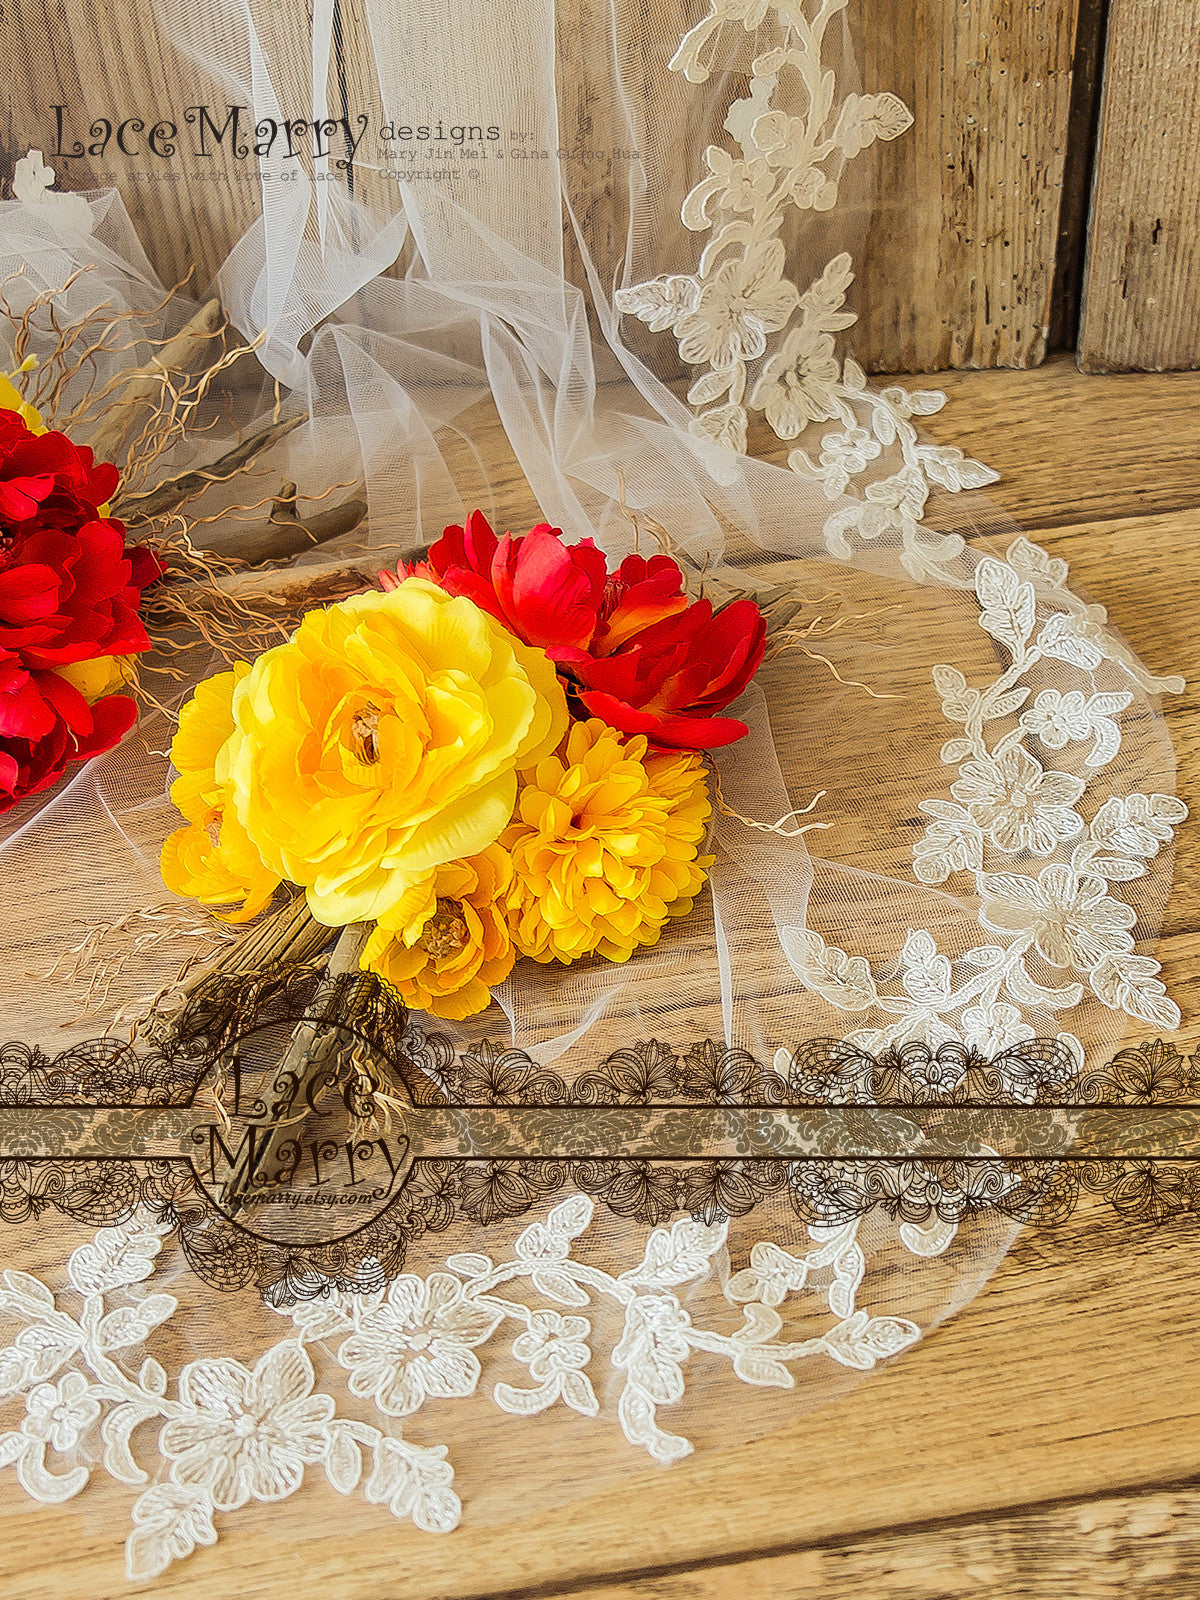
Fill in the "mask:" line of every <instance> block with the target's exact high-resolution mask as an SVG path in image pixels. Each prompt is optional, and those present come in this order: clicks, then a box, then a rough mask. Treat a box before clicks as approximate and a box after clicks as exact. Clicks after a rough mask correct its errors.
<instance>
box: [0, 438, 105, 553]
mask: <svg viewBox="0 0 1200 1600" xmlns="http://www.w3.org/2000/svg"><path fill="white" fill-rule="evenodd" d="M119 478H120V474H119V473H118V472H117V469H116V467H114V466H113V465H112V463H111V462H108V461H101V462H97V461H95V460H94V458H93V456H92V452H91V451H90V450H89V449H88V448H87V447H86V445H85V446H80V445H75V444H72V443H71V441H70V439H68V438H67V436H66V434H65V433H34V432H33V430H32V429H31V428H29V427H27V426H26V424H25V423H24V421H23V420H22V419H21V418H20V417H19V416H18V415H17V413H16V412H15V411H0V528H2V529H3V530H4V533H5V535H6V536H12V535H16V534H20V533H22V532H24V531H25V530H26V528H27V527H28V526H29V525H31V524H33V523H34V522H35V521H36V524H37V526H38V527H43V528H76V527H78V526H79V525H80V523H82V522H89V521H91V520H92V519H93V518H94V517H95V516H96V513H97V512H98V510H99V508H100V507H101V506H102V505H104V504H105V502H106V501H108V500H110V499H111V498H112V495H113V492H114V490H115V489H116V487H117V483H118V481H119Z"/></svg>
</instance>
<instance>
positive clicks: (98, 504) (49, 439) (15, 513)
mask: <svg viewBox="0 0 1200 1600" xmlns="http://www.w3.org/2000/svg"><path fill="white" fill-rule="evenodd" d="M117 482H118V473H117V469H116V467H114V466H112V465H111V464H110V463H108V462H96V461H95V460H94V459H93V456H92V452H91V451H90V450H89V449H87V448H85V447H80V446H77V445H74V444H72V443H71V441H70V440H69V439H68V438H67V437H66V436H65V435H64V434H61V433H42V434H38V433H34V432H33V431H32V430H31V429H30V428H28V427H27V426H26V424H25V423H24V421H23V420H22V419H21V417H20V416H18V415H17V413H16V412H14V411H3V410H0V810H7V809H8V807H9V806H11V805H13V804H15V802H16V801H17V800H19V799H21V798H23V797H24V795H26V794H34V793H37V791H38V790H40V789H45V788H47V787H49V785H50V784H52V783H54V782H55V781H56V780H57V779H58V778H59V777H61V775H62V773H63V771H64V770H65V768H66V766H67V764H68V763H69V762H72V761H82V760H85V759H86V758H87V757H88V756H92V755H97V754H99V753H100V752H101V751H103V750H107V749H109V748H111V746H112V745H114V744H115V743H116V742H117V741H118V740H119V739H120V738H121V737H122V736H123V735H124V734H125V733H126V732H127V731H128V729H129V727H130V726H131V725H132V722H133V720H134V716H135V707H134V702H133V701H132V700H131V699H129V697H128V696H127V695H111V694H110V695H106V696H105V697H104V698H103V699H100V700H98V701H97V702H96V704H95V705H91V706H89V704H88V701H87V699H85V698H84V696H83V695H82V694H81V693H80V692H79V690H78V689H77V688H75V687H74V686H73V685H72V684H71V683H69V682H68V681H67V679H66V678H64V677H63V676H61V675H60V672H59V671H58V670H57V669H61V668H66V667H68V666H74V665H77V664H78V663H84V662H91V661H96V660H99V659H101V658H105V657H111V656H128V655H133V654H135V653H136V652H138V651H141V650H146V649H148V648H149V645H150V638H149V635H148V634H147V632H146V629H145V627H144V626H143V624H142V622H141V619H140V618H139V616H138V605H139V602H140V600H141V592H142V590H143V589H144V588H146V586H147V585H148V584H151V583H153V582H154V581H155V579H156V578H158V577H160V576H161V574H162V572H163V570H164V568H163V566H162V564H161V563H160V562H159V561H158V559H157V558H156V557H155V556H153V555H152V554H151V553H150V551H149V550H147V549H145V548H144V547H141V546H136V547H133V548H127V547H126V544H125V528H124V524H123V523H121V522H118V521H117V519H116V518H115V517H108V516H104V515H102V514H101V513H102V508H103V507H104V505H105V503H106V501H107V500H108V499H109V497H110V496H111V495H112V494H113V492H114V490H115V489H116V487H117Z"/></svg>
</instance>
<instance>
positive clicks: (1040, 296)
mask: <svg viewBox="0 0 1200 1600" xmlns="http://www.w3.org/2000/svg"><path fill="white" fill-rule="evenodd" d="M1076 12H1077V0H1030V3H1029V4H1022V5H1012V4H1010V3H1009V0H970V3H969V4H965V5H954V6H948V5H945V4H943V3H942V0H916V3H915V4H914V3H913V0H871V3H870V4H869V5H864V6H861V7H860V8H858V11H857V13H856V15H855V17H854V19H853V25H854V27H855V30H856V37H857V38H858V39H860V40H861V43H860V44H859V50H860V53H861V59H862V74H863V81H864V84H865V86H866V88H867V89H869V90H878V89H893V90H895V92H896V93H898V94H899V95H900V96H901V97H902V98H903V99H905V100H906V101H907V102H908V104H909V105H910V106H911V108H912V110H913V112H914V114H915V117H916V123H915V126H914V127H913V128H911V129H910V130H909V132H908V133H907V134H905V135H904V137H903V138H901V139H897V140H896V141H895V142H894V143H891V144H885V145H880V146H877V147H876V149H875V153H874V157H873V160H874V169H875V183H876V189H875V197H876V198H875V209H874V215H873V219H872V226H871V231H870V234H869V236H868V239H867V247H866V251H865V253H864V255H863V257H862V262H861V266H860V283H859V286H858V298H857V301H856V304H857V305H858V306H860V307H861V308H862V322H861V323H860V324H859V327H858V328H857V329H855V330H854V333H853V341H854V346H855V354H856V355H857V356H858V358H859V359H860V360H865V362H866V364H867V365H868V366H870V367H871V369H872V370H874V371H876V372H914V371H922V370H932V369H937V368H942V367H994V366H999V367H1029V366H1036V365H1037V364H1038V363H1039V362H1040V361H1041V360H1042V358H1043V357H1044V355H1045V353H1046V348H1047V338H1048V333H1049V323H1050V310H1051V295H1052V289H1053V278H1054V260H1055V250H1056V244H1057V233H1058V219H1059V204H1060V199H1061V194H1062V185H1063V172H1064V162H1065V157H1066V150H1067V124H1068V109H1069V104H1070V95H1071V72H1072V59H1073V50H1074V41H1075V21H1076ZM860 159H861V160H868V159H871V158H870V157H866V156H864V157H860Z"/></svg>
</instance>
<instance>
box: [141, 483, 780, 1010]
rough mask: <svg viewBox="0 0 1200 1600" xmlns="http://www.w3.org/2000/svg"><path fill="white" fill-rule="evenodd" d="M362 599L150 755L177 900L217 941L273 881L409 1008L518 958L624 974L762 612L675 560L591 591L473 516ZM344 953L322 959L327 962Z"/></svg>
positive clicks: (470, 1005) (541, 530) (587, 570)
mask: <svg viewBox="0 0 1200 1600" xmlns="http://www.w3.org/2000/svg"><path fill="white" fill-rule="evenodd" d="M380 581H381V585H382V587H381V588H379V589H372V590H370V591H368V592H363V593H358V594H354V595H352V596H350V597H349V598H347V599H343V600H341V601H339V602H338V603H336V604H332V605H329V606H326V607H323V608H319V609H314V610H310V611H308V612H307V613H306V614H305V615H304V617H303V619H302V620H301V622H300V625H299V626H298V627H297V628H296V630H295V632H294V633H293V634H292V635H291V637H290V638H289V639H288V640H287V641H286V642H285V643H283V644H280V645H278V646H276V647H275V648H273V649H269V650H267V651H266V652H265V653H263V654H262V655H260V656H259V657H258V658H257V660H255V661H254V662H253V663H249V662H244V661H239V662H237V663H235V664H234V665H233V666H232V668H231V670H229V671H224V672H220V673H218V674H217V675H216V676H214V677H212V678H209V679H208V680H206V681H205V682H203V683H201V684H200V685H199V687H198V688H197V689H196V691H195V693H194V695H193V696H192V698H191V699H190V701H189V702H188V703H187V704H186V705H185V706H184V707H183V710H182V712H181V714H180V719H179V728H178V732H177V734H176V736H175V739H174V742H173V744H172V747H171V760H172V764H173V766H174V768H175V771H176V773H177V774H178V776H177V777H176V778H175V780H174V782H173V784H172V787H171V798H172V800H173V801H174V803H175V805H176V806H177V807H178V809H179V811H180V812H181V813H182V815H183V817H184V819H185V826H184V827H182V828H180V829H179V830H178V831H176V832H175V833H173V834H172V835H171V836H170V837H169V838H168V839H167V841H166V843H165V845H164V847H163V853H162V874H163V879H164V881H165V883H166V884H167V887H168V888H169V889H171V890H172V891H173V892H174V893H176V894H179V895H183V896H186V897H190V898H192V899H195V900H197V901H199V902H200V903H201V904H203V905H205V906H207V907H209V908H210V909H211V910H213V911H214V912H215V914H216V915H217V916H218V917H220V918H223V919H224V920H226V921H229V922H245V921H249V920H250V919H252V918H254V917H256V916H258V914H259V913H260V912H262V911H263V910H264V909H265V908H266V907H267V906H268V905H269V903H270V902H271V901H272V899H273V897H274V896H275V893H276V891H277V889H279V888H280V886H281V885H283V884H285V883H286V884H291V885H295V886H297V887H298V888H300V889H302V890H303V892H304V896H305V898H306V901H307V910H308V912H309V913H310V914H311V917H312V918H313V919H314V920H315V921H316V923H318V924H320V925H323V926H324V927H325V928H341V929H345V930H346V934H344V935H343V936H342V937H343V938H346V937H347V936H349V938H350V941H351V947H352V952H353V957H354V960H355V962H356V964H357V965H358V966H359V967H360V968H362V969H364V970H369V971H374V972H377V973H378V974H380V976H382V977H383V978H385V979H387V980H388V981H389V982H390V983H391V984H392V985H393V986H394V987H395V988H396V990H397V991H398V992H399V993H400V995H401V997H402V998H403V999H404V1001H405V1002H406V1003H407V1004H408V1005H409V1006H411V1007H413V1008H414V1009H418V1010H424V1011H428V1012H430V1013H432V1014H433V1015H435V1016H440V1017H446V1018H455V1019H461V1018H465V1017H469V1016H472V1015H474V1014H475V1013H477V1012H480V1011H482V1010H484V1009H485V1008H486V1007H487V1005H488V1004H489V1003H490V1001H491V991H492V988H493V987H494V986H495V985H496V984H498V983H501V982H502V981H503V980H504V979H505V978H507V977H508V975H509V973H510V972H511V971H512V968H513V965H514V963H515V962H516V960H517V959H518V957H521V956H526V957H530V958H532V959H533V960H535V961H540V962H551V961H556V962H562V963H570V962H573V961H577V960H580V959H581V958H583V957H586V956H600V957H603V958H605V959H607V960H610V961H625V960H627V959H628V958H629V957H630V955H632V953H633V952H634V950H636V949H638V948H639V947H640V946H643V945H651V944H654V943H655V941H656V940H657V939H658V938H659V935H660V934H661V932H662V930H663V928H664V927H665V926H666V924H667V922H668V921H669V920H670V919H671V918H673V917H679V916H684V915H686V914H687V913H688V912H689V911H690V910H691V909H692V904H693V901H694V899H695V897H696V895H697V894H698V893H699V892H700V890H701V888H702V887H703V885H704V882H705V878H706V873H707V869H708V867H709V866H710V865H711V861H712V858H711V857H709V856H706V855H704V854H702V850H703V845H704V841H705V836H706V832H707V826H708V821H709V818H710V816H711V812H712V800H711V797H710V795H709V791H708V777H707V770H706V767H705V762H704V756H703V754H702V752H704V751H706V750H708V749H710V748H713V747H716V746H720V745H726V744H729V743H731V742H732V741H734V740H736V739H738V738H740V737H742V736H743V735H744V734H745V732H746V731H747V730H746V727H745V724H743V723H741V722H739V721H737V720H736V719H735V718H733V717H727V716H721V715H719V713H720V712H722V711H723V710H724V709H725V707H726V706H728V705H729V703H730V702H731V701H733V700H734V699H736V697H737V696H738V695H739V694H740V693H741V692H742V691H743V690H744V689H745V688H746V686H747V684H748V683H749V682H750V680H751V678H752V677H753V675H754V673H755V671H756V670H757V668H758V665H759V663H760V661H761V660H762V657H763V652H764V647H765V642H766V623H765V621H764V617H763V615H762V614H761V612H760V610H759V608H758V607H757V606H756V605H755V604H754V602H753V601H751V600H749V599H746V598H735V599H732V600H730V601H729V602H728V603H726V604H725V605H723V606H721V607H719V608H717V609H714V607H713V605H712V603H711V601H709V600H708V599H705V598H698V599H692V598H689V596H688V594H687V591H686V587H685V580H684V573H683V571H682V569H681V567H680V566H679V564H678V563H677V562H676V561H675V560H674V559H673V558H672V557H670V556H668V555H664V554H659V555H654V556H652V557H650V558H648V559H647V558H644V557H642V556H640V555H629V556H626V557H625V558H624V560H622V561H621V562H620V564H619V565H618V566H617V567H616V568H615V570H610V569H609V566H608V563H607V561H606V558H605V556H604V553H603V552H602V551H601V550H599V549H598V548H597V547H596V546H595V544H594V543H593V542H592V541H591V540H590V539H584V540H582V541H580V542H579V543H576V544H567V543H566V542H565V540H564V538H563V535H562V533H561V531H560V530H558V529H556V528H551V527H550V526H548V525H547V524H540V525H539V526H537V527H535V528H533V529H532V530H531V531H530V532H528V533H526V534H524V535H522V536H518V537H513V536H512V535H510V534H505V535H504V536H503V537H502V538H497V536H496V534H495V533H494V532H493V531H492V529H491V527H489V525H488V523H487V521H486V520H485V518H484V517H483V516H482V515H481V514H480V513H478V512H476V513H474V514H473V515H472V516H471V517H470V518H468V520H467V524H466V526H465V527H451V528H447V529H446V531H445V533H444V534H443V536H442V538H441V539H440V540H439V541H438V542H437V543H436V544H435V545H434V546H433V547H432V549H431V550H430V551H429V554H428V557H427V558H426V559H425V560H423V561H420V562H418V563H415V564H412V565H410V566H402V567H401V568H400V569H399V570H397V571H395V572H384V573H381V574H380ZM339 949H341V940H339Z"/></svg>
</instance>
